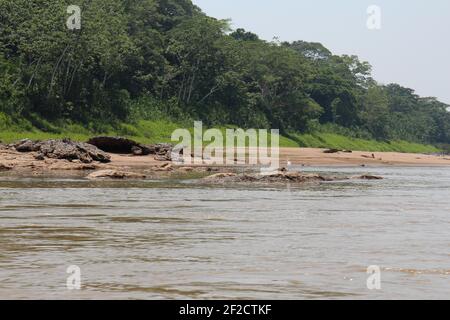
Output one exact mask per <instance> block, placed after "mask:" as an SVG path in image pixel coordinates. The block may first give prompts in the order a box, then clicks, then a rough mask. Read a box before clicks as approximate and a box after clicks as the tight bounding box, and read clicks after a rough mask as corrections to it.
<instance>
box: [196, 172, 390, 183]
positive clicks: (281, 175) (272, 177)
mask: <svg viewBox="0 0 450 320" xmlns="http://www.w3.org/2000/svg"><path fill="white" fill-rule="evenodd" d="M349 179H350V178H349V177H343V176H323V175H320V174H314V173H310V174H306V173H302V172H283V171H276V172H272V173H269V174H236V173H217V174H214V175H211V176H208V177H206V178H203V179H202V181H204V182H207V183H217V184H224V183H239V182H244V183H270V184H276V183H299V184H302V183H320V182H327V181H345V180H349ZM352 179H365V180H380V179H383V178H382V177H377V176H371V175H363V176H358V177H352Z"/></svg>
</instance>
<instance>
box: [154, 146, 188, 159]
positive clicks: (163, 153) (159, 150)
mask: <svg viewBox="0 0 450 320" xmlns="http://www.w3.org/2000/svg"><path fill="white" fill-rule="evenodd" d="M151 147H152V148H154V150H155V154H156V156H155V160H157V161H172V150H173V145H171V144H168V143H159V144H155V145H153V146H151ZM182 152H183V150H181V151H179V152H178V153H179V154H182Z"/></svg>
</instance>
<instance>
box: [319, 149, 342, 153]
mask: <svg viewBox="0 0 450 320" xmlns="http://www.w3.org/2000/svg"><path fill="white" fill-rule="evenodd" d="M340 151H342V150H339V149H327V150H324V152H323V153H338V152H340Z"/></svg>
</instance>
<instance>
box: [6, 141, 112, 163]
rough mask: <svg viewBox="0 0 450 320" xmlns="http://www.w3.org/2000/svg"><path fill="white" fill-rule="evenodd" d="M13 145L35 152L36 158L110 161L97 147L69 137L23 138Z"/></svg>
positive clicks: (20, 150)
mask: <svg viewBox="0 0 450 320" xmlns="http://www.w3.org/2000/svg"><path fill="white" fill-rule="evenodd" d="M14 147H15V149H16V150H17V151H19V152H37V155H36V156H35V158H36V160H43V159H44V158H50V159H66V160H70V161H73V160H80V161H81V162H83V163H91V162H93V161H99V162H103V163H107V162H110V161H111V157H110V156H109V155H108V154H106V153H105V152H103V151H102V150H100V149H98V148H97V147H95V146H93V145H91V144H87V143H83V142H74V141H71V140H69V139H63V140H46V141H32V140H29V139H25V140H21V141H19V142H18V143H16V144H15V145H14Z"/></svg>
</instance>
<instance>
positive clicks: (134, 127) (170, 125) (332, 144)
mask: <svg viewBox="0 0 450 320" xmlns="http://www.w3.org/2000/svg"><path fill="white" fill-rule="evenodd" d="M192 127H193V124H190V127H189V125H180V124H177V123H174V122H170V121H165V120H156V121H144V120H142V121H139V122H138V123H137V124H120V125H118V126H116V127H115V128H112V127H110V128H107V130H104V131H94V130H89V129H86V128H84V127H82V126H80V125H64V126H62V127H57V128H55V127H52V128H51V131H52V132H46V131H44V130H39V129H37V128H35V127H33V126H30V125H28V126H27V128H26V129H23V128H19V127H15V126H11V125H8V124H5V123H3V125H2V124H1V123H0V141H2V142H3V143H11V142H14V141H17V140H20V139H25V138H29V139H32V140H45V139H61V138H70V139H72V140H76V141H86V140H88V139H89V138H90V137H92V136H95V135H111V136H124V137H128V138H130V139H134V140H136V141H138V142H141V143H160V142H171V135H172V132H173V131H174V130H176V129H178V128H186V129H189V130H190V131H191V132H192V131H193V128H192ZM225 129H226V127H222V128H220V130H221V131H222V132H223V133H224V132H225ZM224 136H225V134H224ZM269 140H270V138H269ZM280 147H308V148H336V149H349V150H354V151H378V152H382V151H393V152H408V153H437V152H440V149H438V148H437V147H435V146H431V145H423V144H417V143H411V142H406V141H391V142H381V141H375V140H365V139H357V138H350V137H346V136H344V135H339V134H334V133H324V132H317V133H313V134H298V133H294V134H291V135H290V137H289V138H288V137H284V136H281V137H280Z"/></svg>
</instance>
